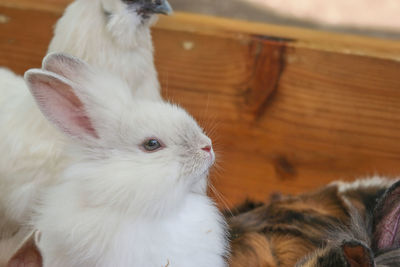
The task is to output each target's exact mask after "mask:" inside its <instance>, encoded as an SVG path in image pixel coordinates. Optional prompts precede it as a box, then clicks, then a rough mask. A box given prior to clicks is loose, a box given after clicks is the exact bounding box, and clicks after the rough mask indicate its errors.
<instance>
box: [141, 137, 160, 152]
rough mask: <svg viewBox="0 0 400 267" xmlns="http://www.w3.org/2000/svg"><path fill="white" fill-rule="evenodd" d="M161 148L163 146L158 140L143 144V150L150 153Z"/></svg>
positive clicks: (147, 141) (150, 140)
mask: <svg viewBox="0 0 400 267" xmlns="http://www.w3.org/2000/svg"><path fill="white" fill-rule="evenodd" d="M161 147H162V145H161V143H160V141H158V140H157V139H149V140H146V141H145V142H144V143H143V148H144V149H145V150H146V151H150V152H152V151H156V150H158V149H160V148H161Z"/></svg>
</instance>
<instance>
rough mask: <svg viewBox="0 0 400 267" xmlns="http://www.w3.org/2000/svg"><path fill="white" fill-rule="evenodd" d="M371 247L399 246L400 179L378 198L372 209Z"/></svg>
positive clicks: (379, 248) (390, 247)
mask: <svg viewBox="0 0 400 267" xmlns="http://www.w3.org/2000/svg"><path fill="white" fill-rule="evenodd" d="M372 243H373V248H374V249H377V250H387V249H394V248H400V181H398V182H396V183H395V184H393V185H392V186H391V187H390V188H389V189H388V190H387V191H386V192H385V193H384V194H383V196H382V197H381V198H380V200H379V201H378V203H377V205H376V207H375V210H374V228H373V241H372Z"/></svg>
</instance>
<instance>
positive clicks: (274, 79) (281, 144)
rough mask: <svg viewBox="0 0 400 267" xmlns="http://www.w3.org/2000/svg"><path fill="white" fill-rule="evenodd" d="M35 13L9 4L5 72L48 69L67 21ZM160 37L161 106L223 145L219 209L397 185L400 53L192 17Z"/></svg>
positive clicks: (386, 46)
mask: <svg viewBox="0 0 400 267" xmlns="http://www.w3.org/2000/svg"><path fill="white" fill-rule="evenodd" d="M5 1H6V2H7V1H11V0H5ZM14 1H16V2H20V3H24V2H23V0H14ZM38 2H43V3H44V7H43V8H42V9H41V8H40V5H39V6H36V7H35V9H31V5H27V6H26V8H22V7H24V5H23V4H21V5H20V6H18V8H15V7H10V6H9V5H8V6H7V7H6V6H5V5H3V6H2V4H3V3H1V4H0V14H2V15H5V16H7V17H9V18H10V20H9V21H8V22H7V23H4V24H0V65H3V66H8V67H10V68H11V69H13V70H14V71H16V72H18V73H23V72H24V71H25V70H26V69H28V68H31V67H38V66H40V62H41V58H42V57H43V55H44V54H45V52H46V49H47V45H48V43H49V40H50V38H51V35H52V27H53V24H54V23H55V21H56V19H57V18H58V17H59V15H60V12H59V11H54V10H56V9H57V8H55V9H54V10H49V9H48V8H47V7H48V3H50V2H52V1H50V0H46V1H45V0H41V1H38ZM54 2H55V0H54ZM59 3H60V7H61V6H63V5H64V4H65V1H64V2H63V1H60V2H59ZM279 29H280V30H279ZM153 32H154V34H153V36H154V43H155V49H156V64H157V68H158V70H159V76H160V80H161V82H162V86H163V93H164V96H165V97H166V98H167V99H170V100H172V101H174V102H177V103H180V104H181V105H182V106H183V107H185V108H186V109H187V110H188V111H189V112H191V113H192V114H193V115H194V116H195V117H196V118H197V119H198V121H199V122H200V123H201V124H202V125H203V126H204V127H205V129H206V130H207V131H209V132H210V135H211V136H212V137H213V140H214V142H215V147H216V150H217V152H218V162H219V163H218V166H217V167H216V168H215V171H214V172H213V174H212V180H213V183H214V185H215V187H216V188H217V189H218V190H219V191H220V192H221V194H222V195H223V196H224V198H225V200H224V201H223V200H221V199H219V203H220V204H221V205H225V204H224V202H227V205H229V206H230V205H232V204H234V203H237V202H238V201H241V200H243V199H244V198H246V197H251V198H255V199H259V200H263V199H265V198H267V196H268V194H269V193H271V192H276V191H280V192H285V193H297V192H302V191H304V190H308V189H312V188H315V187H318V186H321V185H323V184H326V183H328V182H330V181H332V180H336V179H346V180H349V179H353V178H355V177H359V176H364V175H372V174H377V173H379V174H385V175H397V174H399V173H400V79H399V77H400V60H399V59H400V43H399V42H395V41H382V40H375V39H369V38H362V37H352V36H345V35H338V34H328V33H320V32H312V31H308V30H307V31H306V30H299V31H294V30H293V29H290V28H283V27H279V28H276V27H275V26H268V25H261V24H249V23H244V22H234V21H229V20H225V19H224V20H220V19H214V18H207V17H202V16H197V15H187V14H178V15H177V16H176V17H171V18H163V19H161V20H160V23H159V24H158V25H157V26H156V27H155V29H154V31H153ZM271 36H272V37H271Z"/></svg>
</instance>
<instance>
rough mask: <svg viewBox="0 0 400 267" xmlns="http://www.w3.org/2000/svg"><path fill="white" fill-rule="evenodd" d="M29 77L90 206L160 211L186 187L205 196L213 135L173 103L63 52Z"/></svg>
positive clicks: (174, 203) (68, 174) (70, 174)
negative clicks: (65, 142) (135, 91)
mask: <svg viewBox="0 0 400 267" xmlns="http://www.w3.org/2000/svg"><path fill="white" fill-rule="evenodd" d="M25 80H26V82H27V84H28V87H29V88H30V90H31V93H32V95H33V96H34V98H35V100H36V102H37V104H38V106H39V108H40V109H41V111H42V113H43V114H44V115H45V117H46V118H47V119H48V120H49V121H50V122H51V123H53V124H54V125H55V126H56V127H57V128H58V129H59V130H60V131H62V132H63V133H64V134H66V135H67V136H68V137H69V138H70V139H71V140H72V142H70V143H71V147H70V149H69V150H68V151H69V152H70V158H71V159H73V162H74V163H73V164H72V165H71V167H69V168H68V169H67V170H66V171H65V173H64V175H63V178H62V179H64V180H66V181H78V182H77V183H79V188H78V189H77V190H78V191H80V192H79V194H82V195H84V196H85V199H86V200H85V201H84V202H85V205H89V206H97V205H103V206H106V207H111V208H112V209H114V210H115V209H117V210H122V211H125V212H131V213H132V212H133V213H135V212H141V213H145V214H149V213H150V214H153V215H154V214H162V213H163V212H170V209H172V207H178V206H179V203H180V201H181V200H182V199H183V198H184V197H185V196H186V194H187V193H188V192H195V193H200V194H205V192H206V186H207V175H208V171H209V168H210V167H211V166H212V164H213V163H214V160H215V155H214V152H213V149H212V143H211V140H210V139H209V138H208V137H207V136H206V135H205V134H204V133H203V130H202V129H201V128H200V127H199V126H198V125H197V123H196V122H195V120H194V119H193V118H192V117H191V116H190V115H189V114H188V113H186V112H185V111H184V110H183V109H182V108H179V107H178V106H176V105H173V104H169V103H163V102H153V101H149V100H141V99H134V98H133V97H132V94H131V91H130V89H129V87H128V86H127V85H126V84H125V83H124V82H122V81H121V80H120V79H118V78H116V77H115V76H112V75H110V74H108V73H102V72H100V71H98V70H95V69H93V68H91V67H90V66H88V65H87V64H86V63H85V62H83V61H81V60H79V59H77V58H74V57H71V56H67V55H63V54H58V53H55V54H50V55H49V56H47V57H46V58H45V59H44V62H43V68H42V69H34V70H29V71H28V72H27V73H26V74H25Z"/></svg>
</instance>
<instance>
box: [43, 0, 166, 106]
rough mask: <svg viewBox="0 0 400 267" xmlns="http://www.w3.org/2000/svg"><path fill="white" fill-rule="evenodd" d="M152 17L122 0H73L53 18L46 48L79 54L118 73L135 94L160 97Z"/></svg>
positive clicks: (91, 63) (154, 97)
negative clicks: (138, 11)
mask: <svg viewBox="0 0 400 267" xmlns="http://www.w3.org/2000/svg"><path fill="white" fill-rule="evenodd" d="M105 12H107V13H108V15H106V14H105ZM156 19H157V17H156V16H155V15H152V16H151V17H150V18H149V19H147V20H145V21H143V20H142V19H141V18H140V16H138V15H137V14H136V12H135V9H134V7H130V6H128V5H127V4H125V3H124V2H122V0H75V2H73V3H72V4H70V5H69V6H68V8H67V9H66V11H65V13H64V15H63V17H62V18H61V19H60V20H59V21H58V22H57V25H56V28H55V35H54V38H53V40H52V41H51V43H50V46H49V52H65V53H68V54H70V55H73V56H76V57H78V58H81V59H83V60H85V61H87V62H88V63H89V64H90V65H92V66H98V67H101V68H104V69H106V70H107V71H109V72H111V73H114V74H115V75H118V76H120V77H121V78H122V79H124V80H125V81H127V82H128V84H129V86H130V87H131V89H132V90H133V92H134V93H135V95H137V96H139V97H145V98H149V99H155V100H161V96H160V86H159V82H158V79H157V72H156V69H155V66H154V62H153V43H152V39H151V33H150V26H151V25H152V24H153V23H154V22H155V21H156Z"/></svg>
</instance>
